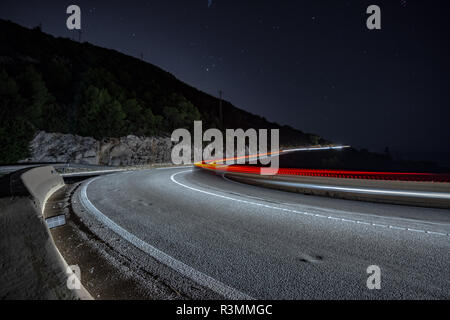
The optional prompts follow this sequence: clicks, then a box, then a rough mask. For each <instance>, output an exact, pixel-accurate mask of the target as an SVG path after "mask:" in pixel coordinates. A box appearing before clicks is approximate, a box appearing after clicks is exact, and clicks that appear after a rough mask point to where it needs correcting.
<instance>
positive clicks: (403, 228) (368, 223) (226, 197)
mask: <svg viewBox="0 0 450 320" xmlns="http://www.w3.org/2000/svg"><path fill="white" fill-rule="evenodd" d="M191 171H192V170H184V171H180V172H176V173H174V174H172V175H171V176H170V180H172V181H173V182H174V183H176V184H178V185H180V186H182V187H184V188H187V189H190V190H192V191H196V192H201V193H204V194H208V195H211V196H214V197H219V198H222V199H227V200H232V201H236V202H241V203H245V204H250V205H254V206H258V207H266V208H270V209H274V210H280V211H288V212H292V213H298V214H303V215H306V216H315V217H317V215H316V214H313V213H309V212H306V211H298V210H292V209H286V208H280V207H274V206H268V205H266V204H262V203H257V202H252V201H247V200H241V199H236V198H232V197H228V196H224V195H221V194H217V193H213V192H210V191H204V190H201V189H197V188H193V187H190V186H188V185H185V184H183V183H181V182H179V181H177V180H176V179H175V176H177V175H179V174H181V173H186V172H191ZM320 217H324V218H325V216H322V215H320ZM326 218H328V219H332V220H340V221H342V222H350V223H359V224H366V225H371V226H374V227H382V228H389V229H396V230H402V231H411V232H416V231H412V230H409V229H408V228H406V227H399V226H391V225H384V224H379V223H371V222H364V221H360V220H351V219H344V218H336V217H332V216H328V217H326ZM417 230H418V229H417ZM421 231H422V232H423V233H427V234H432V235H439V236H450V234H448V233H441V232H434V231H429V230H421Z"/></svg>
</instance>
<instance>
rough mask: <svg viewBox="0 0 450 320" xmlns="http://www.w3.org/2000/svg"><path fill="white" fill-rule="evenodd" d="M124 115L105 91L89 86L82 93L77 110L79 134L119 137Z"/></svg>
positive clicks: (119, 105) (123, 126)
mask: <svg viewBox="0 0 450 320" xmlns="http://www.w3.org/2000/svg"><path fill="white" fill-rule="evenodd" d="M125 117H126V114H125V112H124V111H123V110H122V105H121V104H120V102H119V101H117V100H116V99H114V98H112V97H111V95H110V94H109V92H108V90H107V89H99V88H97V87H95V86H92V85H91V86H89V87H88V88H87V89H86V91H85V92H84V95H83V98H82V103H81V105H80V107H79V108H78V110H77V116H76V121H77V128H78V132H79V134H81V135H83V136H92V137H95V138H97V139H101V138H103V137H120V136H121V135H122V134H123V133H124V132H123V130H124V128H125V121H124V120H125Z"/></svg>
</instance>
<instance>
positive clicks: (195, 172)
mask: <svg viewBox="0 0 450 320" xmlns="http://www.w3.org/2000/svg"><path fill="white" fill-rule="evenodd" d="M79 192H80V194H81V199H82V203H83V205H84V206H85V207H86V209H88V211H89V213H90V214H93V215H94V216H95V217H96V218H97V219H98V220H99V221H102V223H104V224H106V226H107V227H108V228H110V229H112V230H113V231H114V232H116V233H118V234H119V235H121V236H122V237H123V238H125V239H126V240H128V241H129V242H130V245H134V246H136V247H138V248H139V249H141V250H142V251H144V252H146V253H147V254H149V255H151V256H152V257H154V258H156V259H157V260H159V261H161V262H162V263H164V264H166V265H169V266H170V267H171V268H173V269H175V270H176V271H177V272H180V273H182V274H183V275H186V276H188V277H190V278H192V279H194V281H196V282H199V283H200V284H202V285H205V286H207V287H209V288H210V289H212V290H214V291H216V292H219V293H221V294H222V295H223V296H224V297H226V298H254V299H388V298H391V299H449V298H450V276H449V273H448V272H449V270H450V235H449V233H450V210H444V209H431V208H430V209H429V208H420V207H410V206H398V205H388V204H379V203H368V202H359V201H348V200H341V199H331V198H326V197H316V196H307V195H301V194H296V193H289V192H283V191H277V190H272V189H265V188H261V187H256V186H249V185H245V184H241V183H237V182H233V181H230V180H228V179H226V177H225V178H224V177H223V176H221V175H216V174H213V173H208V172H204V171H201V170H199V169H193V168H169V169H153V170H142V171H134V172H125V173H117V174H111V175H107V176H102V177H98V178H95V179H93V180H89V181H88V182H86V183H84V184H83V186H82V188H80V191H79ZM371 265H376V266H379V268H380V270H381V289H372V290H370V289H368V287H367V279H368V277H369V276H370V274H368V273H367V268H368V267H369V266H371Z"/></svg>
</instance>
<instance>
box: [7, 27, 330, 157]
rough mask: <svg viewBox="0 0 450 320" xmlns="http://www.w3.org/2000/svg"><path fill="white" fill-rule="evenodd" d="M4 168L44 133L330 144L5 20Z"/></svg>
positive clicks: (123, 60) (112, 54) (124, 59)
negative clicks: (184, 134)
mask: <svg viewBox="0 0 450 320" xmlns="http://www.w3.org/2000/svg"><path fill="white" fill-rule="evenodd" d="M0 42H1V46H0V97H1V100H0V121H1V123H2V125H1V127H0V163H2V162H3V163H5V162H14V161H17V160H19V159H22V158H25V157H26V154H27V146H28V142H29V141H30V140H31V139H32V137H33V135H34V133H35V132H36V131H37V130H45V131H48V132H62V133H73V134H78V135H82V136H93V137H95V138H97V139H100V138H103V137H119V136H124V135H128V134H134V135H138V136H139V135H147V136H150V135H164V134H170V133H171V132H172V130H173V129H175V128H180V127H185V128H190V127H191V126H192V123H193V121H194V120H203V123H204V127H205V129H206V128H211V127H215V128H243V129H247V128H268V129H270V128H280V129H281V130H280V133H281V134H280V136H281V137H280V143H281V145H283V146H289V145H292V146H294V145H295V146H299V145H315V144H325V143H327V142H326V141H325V140H323V139H322V138H320V137H319V136H317V135H313V134H306V133H303V132H301V131H299V130H295V129H293V128H291V127H288V126H282V127H281V126H279V125H278V124H276V123H272V122H268V121H267V120H266V119H264V118H262V117H260V116H257V115H254V114H251V113H249V112H246V111H243V110H241V109H238V108H236V107H235V106H233V105H232V104H231V103H229V102H226V101H224V102H223V125H222V123H221V120H220V118H221V117H220V112H219V99H217V98H215V97H213V96H211V95H208V94H206V93H204V92H201V91H199V90H197V89H195V88H193V87H191V86H189V85H187V84H185V83H183V82H181V81H179V80H178V79H176V78H175V77H174V76H173V75H172V74H170V73H168V72H166V71H164V70H162V69H160V68H158V67H156V66H154V65H152V64H150V63H147V62H145V61H142V60H139V59H136V58H133V57H130V56H127V55H124V54H122V53H119V52H117V51H114V50H109V49H104V48H100V47H97V46H94V45H92V44H89V43H78V42H75V41H72V40H70V39H66V38H55V37H53V36H51V35H48V34H45V33H43V32H41V30H40V29H39V28H35V29H33V30H30V29H27V28H24V27H21V26H19V25H17V24H15V23H12V22H9V21H4V20H0Z"/></svg>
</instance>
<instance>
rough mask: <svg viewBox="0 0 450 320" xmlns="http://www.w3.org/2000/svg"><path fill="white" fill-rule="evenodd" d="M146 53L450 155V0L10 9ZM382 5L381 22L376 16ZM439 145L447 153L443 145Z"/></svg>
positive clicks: (337, 121) (275, 110)
mask: <svg viewBox="0 0 450 320" xmlns="http://www.w3.org/2000/svg"><path fill="white" fill-rule="evenodd" d="M70 4H77V5H79V6H80V7H81V11H82V29H83V32H84V33H83V41H88V42H90V43H93V44H95V45H99V46H102V47H107V48H112V49H116V50H118V51H121V52H123V53H125V54H129V55H132V56H135V57H139V56H140V54H141V53H142V54H143V56H144V60H146V61H148V62H150V63H153V64H155V65H157V66H159V67H161V68H163V69H165V70H167V71H169V72H171V73H172V74H174V75H175V76H176V77H177V78H179V79H180V80H182V81H184V82H187V83H188V84H190V85H192V86H194V87H196V88H198V89H200V90H203V91H205V92H207V93H210V94H212V95H215V96H217V95H218V90H219V89H221V90H223V92H224V98H225V99H226V100H228V101H230V102H231V103H233V104H234V105H235V106H237V107H239V108H242V109H245V110H248V111H250V112H252V113H255V114H259V115H262V116H265V117H266V118H267V119H268V120H271V121H276V122H278V123H280V124H288V125H291V126H293V127H295V128H298V129H300V130H302V131H305V132H312V133H317V134H319V135H321V136H323V137H325V138H328V139H330V140H333V141H335V142H341V143H348V144H351V145H353V146H356V147H358V148H362V147H365V148H368V149H370V150H374V151H382V150H383V149H384V147H385V146H389V148H390V150H391V152H393V153H394V154H397V153H401V154H402V155H410V156H411V157H413V156H414V153H417V154H416V155H415V156H416V157H419V158H424V159H431V160H441V161H443V162H447V163H448V162H449V161H445V160H449V159H448V158H449V157H450V152H449V151H450V129H449V122H450V121H449V119H450V111H449V110H450V95H449V89H450V63H449V57H450V46H449V42H450V36H449V30H450V26H449V25H448V24H450V22H449V19H448V15H449V14H450V1H436V0H433V1H408V0H389V1H378V0H371V1H361V0H360V1H358V0H354V1H350V0H349V1H346V0H342V1H338V0H333V1H323V0H309V1H300V0H297V1H263V0H258V1H254V0H248V1H246V0H241V1H233V0H212V1H211V0H210V1H208V0H173V1H168V0H154V1H132V0H128V1H92V0H89V1H80V0H76V1H61V0H59V1H42V0H35V1H20V0H14V1H8V0H2V1H1V3H0V17H1V18H2V19H8V20H11V21H13V22H17V23H19V24H21V25H23V26H26V27H35V26H37V25H39V23H42V29H43V31H44V32H47V33H50V34H52V35H55V36H63V37H71V38H74V39H78V33H77V32H74V31H69V30H67V28H66V19H67V14H66V8H67V6H68V5H70ZM370 4H377V5H379V6H380V7H381V16H382V22H381V23H382V30H374V31H370V30H368V29H367V28H366V19H367V17H368V15H367V14H366V8H367V6H368V5H370ZM438 152H439V153H441V154H440V155H438V154H437V153H438Z"/></svg>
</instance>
